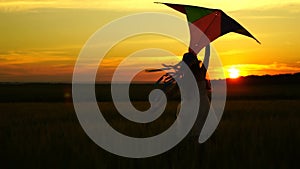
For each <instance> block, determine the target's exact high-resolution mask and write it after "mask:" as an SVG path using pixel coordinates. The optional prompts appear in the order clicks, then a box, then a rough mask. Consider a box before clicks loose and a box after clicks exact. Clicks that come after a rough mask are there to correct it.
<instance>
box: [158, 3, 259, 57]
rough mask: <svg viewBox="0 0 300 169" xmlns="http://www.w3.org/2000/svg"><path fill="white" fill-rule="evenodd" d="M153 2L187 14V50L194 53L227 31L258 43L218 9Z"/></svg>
mask: <svg viewBox="0 0 300 169" xmlns="http://www.w3.org/2000/svg"><path fill="white" fill-rule="evenodd" d="M155 3H159V4H164V5H167V6H169V7H171V8H173V9H175V10H177V11H179V12H181V13H183V14H185V15H186V16H187V20H188V23H189V29H190V36H191V39H190V46H189V51H190V52H193V53H194V54H196V55H197V54H198V53H199V52H200V50H201V49H202V48H204V47H205V46H206V45H208V44H209V43H210V42H212V41H214V40H215V39H217V38H218V37H220V36H223V35H225V34H227V33H229V32H235V33H239V34H242V35H245V36H248V37H250V38H253V39H254V40H256V41H257V42H258V43H259V44H260V42H259V41H258V40H257V39H256V38H255V37H254V36H253V35H251V34H250V33H249V32H248V31H247V30H246V29H245V28H244V27H243V26H242V25H240V24H239V23H238V22H237V21H235V20H234V19H232V18H231V17H229V16H228V15H226V14H225V13H224V12H223V11H222V10H220V9H210V8H204V7H197V6H191V5H180V4H171V3H162V2H155Z"/></svg>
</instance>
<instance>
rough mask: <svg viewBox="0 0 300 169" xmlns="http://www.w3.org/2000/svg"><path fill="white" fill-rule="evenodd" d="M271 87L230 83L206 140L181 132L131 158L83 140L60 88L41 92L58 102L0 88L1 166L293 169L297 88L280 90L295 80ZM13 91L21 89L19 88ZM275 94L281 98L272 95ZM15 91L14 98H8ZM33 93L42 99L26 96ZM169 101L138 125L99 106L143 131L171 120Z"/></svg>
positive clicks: (299, 115)
mask: <svg viewBox="0 0 300 169" xmlns="http://www.w3.org/2000/svg"><path fill="white" fill-rule="evenodd" d="M3 88H4V87H2V89H3ZM275 88H277V91H274V92H271V93H270V92H269V93H266V94H262V92H263V91H272V90H271V89H272V88H270V87H268V86H265V88H263V87H260V88H253V87H252V88H251V87H250V88H249V87H248V88H247V86H244V88H239V89H236V88H229V90H228V92H229V93H228V95H229V96H228V100H227V103H226V107H225V112H224V114H223V118H222V120H221V122H220V124H219V126H218V128H217V130H216V132H215V133H214V134H213V136H212V137H211V138H210V139H209V140H208V141H207V142H205V143H204V144H201V145H195V144H193V143H191V142H190V140H189V139H188V138H186V139H184V140H183V141H182V142H181V143H180V144H179V145H177V146H176V147H174V148H173V149H171V150H170V151H168V152H166V153H164V154H161V155H159V156H155V157H151V158H145V159H130V158H124V157H119V156H116V155H113V154H110V153H109V152H106V151H105V150H103V149H101V148H100V147H98V146H97V145H96V144H95V143H93V142H92V141H91V140H90V139H89V138H88V136H87V135H86V134H85V133H84V131H83V129H82V128H81V126H80V124H79V122H78V120H77V117H76V114H75V112H74V108H73V105H72V102H69V100H68V98H69V97H66V95H65V94H66V91H67V92H69V91H70V90H69V89H68V88H67V87H66V86H63V87H61V86H60V87H57V86H56V88H53V86H52V87H50V88H49V86H48V90H47V91H46V93H47V92H49V91H50V92H52V95H51V94H49V96H50V97H53V98H55V97H56V98H59V99H58V101H55V99H53V98H52V99H53V100H51V99H49V98H48V100H47V99H45V98H44V97H46V96H45V93H39V92H38V91H39V90H38V88H36V89H37V90H36V93H34V94H33V95H31V96H30V97H29V98H30V99H27V100H26V99H25V96H20V97H19V96H16V95H9V92H11V93H12V92H13V91H14V92H17V91H15V90H13V89H11V88H10V87H9V86H6V90H5V91H4V90H2V91H3V93H4V95H5V94H7V95H8V96H9V97H11V98H10V99H11V100H10V101H9V99H7V100H4V98H3V95H2V102H1V103H0V107H1V113H0V116H1V118H0V126H1V131H0V165H1V168H4V169H5V168H41V169H44V168H97V169H133V168H134V169H140V168H143V169H144V168H151V169H152V168H153V169H154V168H160V169H169V168H189V169H192V168H205V169H206V168H207V169H208V168H210V169H211V168H214V169H215V168H220V169H227V168H228V169H235V168H236V169H240V168H249V169H250V168H251V169H252V168H264V169H265V168H270V169H271V168H272V169H273V168H282V169H285V168H287V169H293V168H295V169H296V168H299V167H300V164H299V163H298V161H299V157H300V145H299V143H300V132H299V129H300V99H298V97H299V96H297V94H298V93H299V90H296V91H289V90H287V89H292V88H293V89H296V88H297V86H296V85H292V86H288V85H286V86H283V87H282V86H281V87H279V86H273V89H275ZM23 89H24V88H23ZM45 89H46V88H44V89H43V90H41V91H44V90H45ZM32 90H33V89H32V88H31V89H30V90H27V92H30V91H32ZM103 90H104V89H103ZM105 90H106V89H105ZM149 90H150V89H149ZM19 91H22V92H23V93H22V92H21V93H22V94H26V92H25V91H24V90H22V89H19ZM24 92H25V93H24ZM44 92H45V91H44ZM50 92H49V93H50ZM55 92H57V93H55ZM276 92H277V93H276ZM282 92H284V93H285V96H282V95H280V94H279V93H282ZM247 93H249V94H251V95H247ZM15 94H16V93H15ZM19 94H20V93H19ZM58 94H59V95H58ZM40 95H43V96H40ZM250 96H251V97H250ZM276 96H277V97H276ZM14 97H16V98H19V100H14ZM22 97H24V98H22ZM35 97H42V98H44V100H42V101H36V100H35V99H32V98H35ZM140 97H141V98H142V96H140ZM21 98H22V99H21ZM27 98H28V96H27ZM141 98H140V99H136V101H134V105H135V106H136V107H137V108H138V109H141V110H145V109H147V107H148V106H149V104H148V102H145V101H140V100H141ZM31 99H32V100H31ZM176 104H177V103H176V102H174V101H172V102H170V103H169V104H168V107H167V109H166V111H165V113H164V115H163V116H162V117H160V118H159V119H158V120H156V121H154V122H152V123H150V124H143V125H141V124H130V123H128V122H126V121H124V120H122V118H121V117H120V115H118V113H117V112H116V110H115V109H114V107H113V104H112V102H110V101H101V102H99V107H100V109H101V110H102V112H103V113H104V116H105V117H106V119H107V120H108V121H109V123H110V124H111V125H112V126H114V127H115V128H116V129H117V130H119V131H120V132H123V133H126V134H128V135H132V136H136V137H147V136H151V135H155V134H158V133H160V132H162V131H164V129H166V128H167V127H168V126H169V125H171V124H172V122H173V121H174V120H175V117H174V110H175V107H176Z"/></svg>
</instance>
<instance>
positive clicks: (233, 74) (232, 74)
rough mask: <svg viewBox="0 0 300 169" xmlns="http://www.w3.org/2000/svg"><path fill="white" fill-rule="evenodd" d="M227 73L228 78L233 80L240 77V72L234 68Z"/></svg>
mask: <svg viewBox="0 0 300 169" xmlns="http://www.w3.org/2000/svg"><path fill="white" fill-rule="evenodd" d="M228 72H229V77H230V78H231V79H235V78H238V77H239V76H240V71H239V70H238V69H236V68H234V67H232V68H230V69H228Z"/></svg>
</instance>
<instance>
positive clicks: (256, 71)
mask: <svg viewBox="0 0 300 169" xmlns="http://www.w3.org/2000/svg"><path fill="white" fill-rule="evenodd" d="M232 67H234V68H236V69H238V70H240V74H241V75H242V76H247V75H266V74H269V75H275V74H285V73H297V72H300V67H297V66H294V65H289V64H286V63H276V62H274V63H272V64H237V65H226V66H224V70H225V71H227V70H229V69H230V68H232Z"/></svg>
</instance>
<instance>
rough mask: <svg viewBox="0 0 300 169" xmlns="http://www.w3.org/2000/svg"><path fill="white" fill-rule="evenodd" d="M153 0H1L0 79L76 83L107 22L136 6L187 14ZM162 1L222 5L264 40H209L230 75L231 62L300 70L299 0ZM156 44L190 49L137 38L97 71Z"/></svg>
mask: <svg viewBox="0 0 300 169" xmlns="http://www.w3.org/2000/svg"><path fill="white" fill-rule="evenodd" d="M153 2H154V1H153V0H143V1H141V0H110V1H103V0H85V1H81V0H59V1H58V0H44V1H43V0H30V1H21V0H18V1H17V0H16V1H15V0H1V1H0V21H1V22H0V29H1V32H0V35H1V38H0V46H1V48H0V82H71V80H72V73H73V68H74V64H75V62H76V59H77V57H78V55H79V52H80V50H81V48H82V47H83V45H84V44H85V42H86V41H87V40H88V39H89V37H90V36H91V35H92V34H93V33H94V32H95V31H97V30H98V29H100V28H101V27H102V26H104V25H106V24H108V23H109V22H111V21H113V20H115V19H118V18H120V17H123V16H126V15H129V14H135V13H139V12H163V13H166V14H172V15H176V16H178V17H181V18H183V19H185V15H183V14H181V13H179V12H176V11H174V10H173V9H171V8H168V7H167V6H164V5H159V4H154V3H153ZM163 2H170V3H181V4H182V3H184V4H190V5H195V6H203V7H209V8H218V9H222V10H223V11H224V12H226V13H227V14H228V15H230V16H231V17H233V18H234V19H236V20H237V21H238V22H239V23H241V24H242V25H243V26H244V27H245V28H247V30H249V31H250V32H251V33H252V34H253V35H254V36H255V37H256V38H257V39H259V40H260V42H261V43H262V44H261V45H259V44H257V43H256V42H255V41H254V40H252V39H250V38H248V37H245V36H241V35H238V34H234V33H230V34H227V35H225V36H223V37H220V38H219V39H217V40H216V41H214V42H213V43H212V46H213V48H214V49H215V50H216V52H217V53H218V55H219V57H220V58H221V60H222V64H223V66H224V67H223V68H224V72H225V75H226V77H228V76H229V75H228V74H229V72H228V71H229V70H232V68H235V69H237V70H238V71H239V74H240V75H241V76H246V75H264V74H281V73H296V72H300V57H299V56H300V42H299V40H300V33H299V30H300V1H299V0H286V1H282V0H226V1H225V0H222V1H221V0H215V1H211V0H201V1H200V0H185V1H183V0H169V1H163ZM154 47H155V48H160V47H161V48H162V49H165V50H169V51H171V52H173V53H175V54H176V55H178V58H177V59H179V60H180V59H181V58H180V56H182V54H183V53H185V52H186V50H187V49H186V47H185V46H184V45H182V44H180V43H179V42H176V41H175V40H173V39H170V38H166V37H162V36H155V35H145V36H139V37H132V38H129V39H127V40H126V41H124V42H121V43H120V44H118V45H117V46H115V49H112V51H110V52H109V53H108V54H107V55H108V56H107V59H105V60H104V61H103V63H102V64H103V70H101V71H99V74H101V73H102V74H103V76H107V77H109V76H111V74H112V71H113V68H114V67H115V66H116V64H118V63H120V61H121V58H122V57H126V56H127V55H129V54H131V53H133V52H135V51H138V50H141V49H146V48H154ZM167 58H168V57H165V58H160V57H158V58H155V59H154V58H151V57H142V56H141V59H137V60H136V61H134V62H133V63H132V66H135V65H139V64H145V63H149V66H151V64H150V63H151V62H154V61H159V62H164V60H166V59H167ZM146 66H147V65H146ZM145 77H146V79H147V78H148V79H147V80H155V78H153V77H150V76H149V77H148V76H145ZM215 78H218V77H215ZM103 79H104V80H107V79H106V78H105V77H104V78H103ZM142 79H145V78H142Z"/></svg>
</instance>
